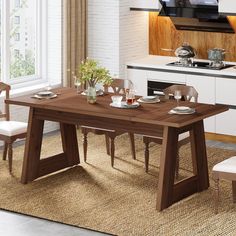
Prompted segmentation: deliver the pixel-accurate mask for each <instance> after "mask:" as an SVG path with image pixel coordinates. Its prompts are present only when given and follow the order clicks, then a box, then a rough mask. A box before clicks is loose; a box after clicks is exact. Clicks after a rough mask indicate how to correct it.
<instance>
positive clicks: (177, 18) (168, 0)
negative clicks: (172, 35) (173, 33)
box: [159, 0, 234, 33]
mask: <svg viewBox="0 0 236 236" xmlns="http://www.w3.org/2000/svg"><path fill="white" fill-rule="evenodd" d="M160 2H161V4H162V9H161V11H160V13H159V16H169V17H170V18H171V20H172V22H173V24H174V25H175V27H176V29H177V30H191V31H205V32H222V33H234V30H233V29H232V27H231V25H230V23H229V21H228V19H227V17H226V16H223V15H220V14H219V13H218V1H217V0H160Z"/></svg>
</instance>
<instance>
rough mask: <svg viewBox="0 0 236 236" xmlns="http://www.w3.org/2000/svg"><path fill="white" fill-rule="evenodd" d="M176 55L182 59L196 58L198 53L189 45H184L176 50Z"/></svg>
mask: <svg viewBox="0 0 236 236" xmlns="http://www.w3.org/2000/svg"><path fill="white" fill-rule="evenodd" d="M175 55H176V56H177V57H180V58H191V57H195V56H196V51H195V49H194V48H193V47H192V46H190V45H189V44H188V43H183V44H182V46H180V47H178V48H177V49H176V50H175Z"/></svg>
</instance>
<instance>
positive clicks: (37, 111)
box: [6, 88, 228, 211]
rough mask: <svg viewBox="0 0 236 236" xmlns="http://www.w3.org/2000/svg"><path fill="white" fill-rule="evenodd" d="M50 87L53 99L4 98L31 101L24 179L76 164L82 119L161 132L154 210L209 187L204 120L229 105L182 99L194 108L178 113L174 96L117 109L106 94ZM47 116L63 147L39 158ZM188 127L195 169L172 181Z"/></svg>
mask: <svg viewBox="0 0 236 236" xmlns="http://www.w3.org/2000/svg"><path fill="white" fill-rule="evenodd" d="M54 92H55V93H56V94H58V96H57V97H56V98H53V99H40V100H39V99H35V98H32V96H30V95H26V96H20V97H14V98H10V99H8V100H6V103H8V104H14V105H20V106H26V107H29V120H28V133H27V138H26V145H25V152H24V159H23V168H22V175H21V182H22V183H23V184H26V183H28V182H30V181H33V180H35V179H37V178H39V177H42V176H45V175H48V174H51V173H53V172H56V171H58V170H61V169H64V168H68V167H73V166H75V165H78V164H79V163H80V158H79V149H78V142H77V133H76V129H77V125H83V126H92V127H99V128H103V129H112V130H120V131H127V132H133V133H135V134H142V135H148V136H159V137H160V136H162V137H163V143H162V152H161V157H160V168H159V178H158V189H157V202H156V209H157V210H159V211H161V210H163V209H165V208H167V207H169V206H170V205H172V204H173V203H175V202H177V201H179V200H181V199H183V198H185V197H187V196H189V195H191V194H194V193H196V192H201V191H203V190H206V189H208V187H209V175H208V164H207V153H206V144H205V135H204V124H203V120H204V119H205V118H207V117H210V116H214V115H216V114H219V113H221V112H224V111H227V110H228V107H227V106H225V105H209V104H201V103H191V102H181V105H185V106H186V105H187V106H189V107H192V108H194V109H195V110H196V112H195V113H194V114H188V115H176V114H169V113H168V112H169V111H170V110H171V109H172V108H173V107H175V106H176V101H174V100H163V101H161V102H159V103H155V104H144V103H142V104H140V106H139V107H138V108H135V109H119V108H114V107H111V106H110V103H111V97H110V95H109V94H107V95H104V96H99V97H97V102H96V104H88V103H87V100H86V96H82V95H78V94H77V93H76V90H75V89H71V88H58V89H55V90H54ZM46 120H48V121H55V122H59V124H60V132H61V140H62V147H63V152H62V153H60V154H57V155H54V156H51V157H47V158H45V157H44V158H41V155H40V154H41V146H42V138H43V127H44V122H45V121H46ZM186 131H189V132H190V143H191V153H192V163H193V175H192V176H191V177H189V178H186V179H184V180H182V181H179V182H176V183H175V168H176V156H177V151H178V136H179V134H181V133H183V132H186ZM114 171H115V169H114ZM144 174H145V172H144Z"/></svg>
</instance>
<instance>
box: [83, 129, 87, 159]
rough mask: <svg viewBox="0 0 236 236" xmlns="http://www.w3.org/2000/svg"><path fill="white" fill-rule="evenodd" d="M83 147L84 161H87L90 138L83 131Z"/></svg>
mask: <svg viewBox="0 0 236 236" xmlns="http://www.w3.org/2000/svg"><path fill="white" fill-rule="evenodd" d="M83 149H84V162H86V161H87V150H88V140H87V133H86V132H84V133H83Z"/></svg>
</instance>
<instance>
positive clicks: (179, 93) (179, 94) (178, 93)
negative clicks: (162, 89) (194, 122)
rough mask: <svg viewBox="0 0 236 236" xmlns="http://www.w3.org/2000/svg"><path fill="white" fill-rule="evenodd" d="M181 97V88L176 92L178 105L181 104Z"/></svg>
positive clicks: (175, 96)
mask: <svg viewBox="0 0 236 236" xmlns="http://www.w3.org/2000/svg"><path fill="white" fill-rule="evenodd" d="M181 97H182V94H181V91H180V90H176V91H175V94H174V98H175V99H176V101H177V107H178V106H179V100H180V99H181Z"/></svg>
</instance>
